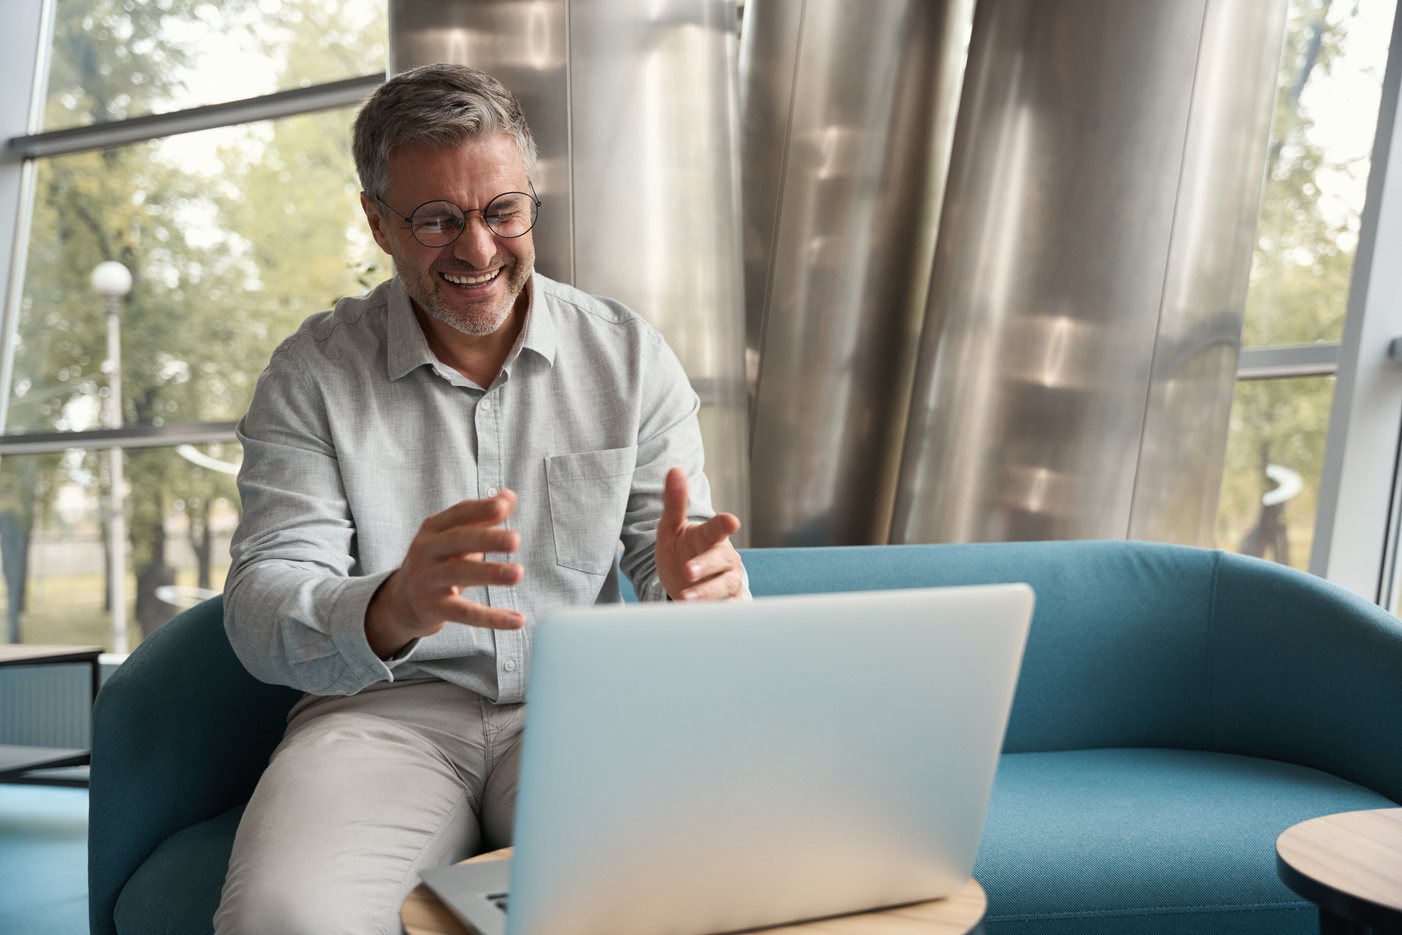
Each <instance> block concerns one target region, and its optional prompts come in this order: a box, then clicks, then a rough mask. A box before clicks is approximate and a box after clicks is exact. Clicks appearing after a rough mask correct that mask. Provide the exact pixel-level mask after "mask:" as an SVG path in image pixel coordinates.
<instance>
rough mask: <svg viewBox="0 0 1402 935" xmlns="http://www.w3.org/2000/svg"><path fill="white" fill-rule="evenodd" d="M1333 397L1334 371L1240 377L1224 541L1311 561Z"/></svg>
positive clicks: (1286, 559) (1221, 532) (1222, 511)
mask: <svg viewBox="0 0 1402 935" xmlns="http://www.w3.org/2000/svg"><path fill="white" fill-rule="evenodd" d="M1333 399H1334V378H1333V377H1296V378H1294V379H1288V380H1251V381H1242V382H1240V383H1238V384H1237V386H1236V394H1235V396H1234V397H1233V399H1232V418H1231V429H1230V432H1229V434H1228V436H1227V462H1226V470H1225V471H1224V472H1223V475H1222V492H1221V499H1220V500H1219V501H1218V504H1217V536H1216V538H1217V543H1216V544H1217V548H1219V549H1226V550H1227V551H1229V552H1241V553H1243V554H1246V555H1256V556H1259V557H1262V558H1268V559H1270V560H1272V561H1275V562H1280V563H1281V564H1283V565H1291V566H1293V567H1295V568H1298V569H1301V570H1302V571H1303V570H1307V569H1308V568H1309V559H1310V545H1311V543H1312V542H1313V541H1314V514H1315V509H1316V506H1317V497H1318V493H1319V472H1320V469H1321V467H1322V465H1323V463H1324V442H1325V438H1326V436H1327V435H1328V432H1329V406H1330V405H1331V404H1332V403H1333Z"/></svg>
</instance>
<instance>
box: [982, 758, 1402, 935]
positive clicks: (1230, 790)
mask: <svg viewBox="0 0 1402 935" xmlns="http://www.w3.org/2000/svg"><path fill="white" fill-rule="evenodd" d="M1392 806H1393V803H1392V802H1391V801H1389V800H1388V799H1386V798H1384V797H1383V796H1382V795H1379V794H1378V793H1376V792H1373V791H1371V790H1369V789H1365V788H1363V787H1362V786H1358V785H1355V784H1353V783H1351V782H1347V781H1345V780H1343V779H1339V778H1338V777H1336V776H1332V775H1329V774H1328V773H1322V772H1319V771H1318V770H1313V769H1306V768H1305V767H1302V766H1292V765H1290V764H1288V763H1280V762H1277V761H1274V760H1263V759H1256V758H1254V757H1245V756H1234V755H1231V754H1225V753H1205V752H1199V751H1193V750H1168V749H1107V750H1072V751H1061V752H1054V753H1013V754H1005V755H1004V756H1003V757H1002V759H1001V761H1000V763H999V767H998V776H997V779H996V780H995V782H994V786H993V797H992V800H991V802H990V803H989V812H988V822H987V824H986V825H985V826H984V831H983V839H982V842H981V843H980V847H979V853H978V860H977V861H976V863H975V865H974V876H975V877H976V878H977V879H978V880H979V882H980V883H982V884H983V887H984V889H985V890H986V891H987V892H988V930H989V933H990V935H1030V933H1034V932H1035V933H1057V935H1062V933H1066V935H1070V933H1073V932H1074V933H1077V935H1109V933H1129V932H1134V933H1137V935H1168V933H1173V935H1187V933H1194V935H1196V933H1209V932H1210V933H1233V935H1256V933H1261V935H1265V933H1271V935H1283V933H1299V935H1306V933H1311V935H1312V933H1317V932H1318V931H1319V928H1318V924H1319V923H1318V918H1319V917H1318V914H1317V911H1316V909H1315V907H1314V906H1313V905H1312V904H1311V903H1309V902H1307V901H1305V900H1302V899H1301V898H1300V897H1299V896H1297V895H1295V893H1293V892H1292V891H1291V890H1289V889H1288V888H1287V887H1286V886H1285V885H1284V884H1282V883H1281V882H1280V880H1279V878H1278V877H1277V876H1276V872H1275V839H1276V838H1277V837H1278V836H1279V835H1280V833H1281V832H1282V831H1284V830H1285V829H1286V828H1288V827H1290V826H1291V825H1293V824H1295V823H1296V822H1300V821H1304V820H1305V819H1307V818H1315V817H1317V816H1319V815H1328V814H1331V813H1334V812H1348V811H1355V810H1358V809H1366V808H1389V807H1392Z"/></svg>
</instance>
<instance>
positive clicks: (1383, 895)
mask: <svg viewBox="0 0 1402 935" xmlns="http://www.w3.org/2000/svg"><path fill="white" fill-rule="evenodd" d="M1275 854H1276V869H1277V871H1278V872H1279V873H1280V878H1281V879H1282V880H1284V881H1285V883H1286V885H1288V886H1289V887H1290V888H1291V889H1293V890H1294V891H1295V892H1297V893H1299V894H1300V895H1301V896H1304V897H1305V898H1306V899H1309V900H1311V901H1313V902H1315V903H1318V904H1319V906H1320V908H1322V909H1326V910H1328V911H1330V912H1333V913H1334V914H1336V915H1340V916H1343V917H1345V918H1351V919H1356V920H1358V921H1364V922H1368V921H1372V922H1374V923H1382V924H1386V925H1396V924H1397V923H1398V922H1402V808H1379V809H1372V810H1370V811H1363V812H1343V813H1341V814H1338V815H1325V816H1324V817H1322V818H1311V819H1310V820H1309V821H1302V822H1300V823H1299V824H1298V825H1295V826H1294V827H1292V828H1288V829H1286V831H1285V833H1283V834H1282V835H1281V836H1280V837H1279V838H1277V839H1276V842H1275Z"/></svg>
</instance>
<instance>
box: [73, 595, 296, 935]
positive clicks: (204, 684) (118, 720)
mask: <svg viewBox="0 0 1402 935" xmlns="http://www.w3.org/2000/svg"><path fill="white" fill-rule="evenodd" d="M299 697H300V693H299V692H296V691H294V690H292V689H290V688H285V687H282V686H275V685H267V684H264V683H262V682H259V681H257V680H256V679H254V678H253V677H252V676H251V675H249V674H248V672H247V670H245V669H244V668H243V665H242V664H241V663H240V662H239V661H238V659H237V657H235V655H234V652H233V650H232V648H230V646H229V641H228V638H227V637H226V636H225V634H224V604H223V599H222V598H214V599H211V600H208V601H205V602H204V603H202V604H200V605H198V606H196V607H193V608H191V609H190V610H187V611H185V612H184V613H182V614H180V615H179V616H177V617H175V618H174V619H172V620H171V621H169V622H168V623H166V624H165V625H164V626H162V627H161V628H160V629H158V630H156V631H155V632H154V633H152V634H151V635H150V636H149V637H147V638H146V640H145V641H143V642H142V644H141V645H140V646H139V647H137V649H136V651H135V652H133V653H132V654H131V657H130V658H129V659H128V660H127V661H126V662H125V663H123V664H122V665H121V666H120V667H119V668H118V670H117V671H116V672H115V673H114V674H113V675H112V677H111V678H110V679H108V680H107V684H105V685H104V686H103V687H102V691H101V692H99V693H98V696H97V701H96V703H95V705H94V707H93V745H92V781H91V786H90V791H89V820H88V906H89V914H90V922H91V931H92V933H93V935H115V932H116V928H115V925H114V923H113V918H112V913H113V909H114V907H115V905H116V902H117V897H118V896H119V895H120V894H121V891H122V887H123V886H124V885H125V884H126V881H127V880H128V879H129V878H130V877H131V875H132V873H133V872H134V871H135V870H136V868H137V867H138V866H140V864H141V862H142V861H143V860H145V859H146V857H147V856H148V855H149V854H150V853H151V852H152V851H153V850H155V849H156V847H157V845H159V844H160V843H161V842H162V841H164V840H165V839H166V838H168V837H170V836H171V835H172V834H174V833H176V832H177V831H179V830H181V829H183V828H187V827H189V826H191V825H194V824H197V823H198V822H201V821H204V820H206V819H208V818H212V817H214V816H216V815H219V814H222V813H223V812H226V811H228V810H229V809H230V808H232V807H234V806H235V805H238V804H239V803H240V802H244V801H246V800H247V799H248V797H249V796H250V795H251V794H252V792H253V787H254V786H255V785H256V784H257V781H258V777H259V776H260V775H261V774H262V772H263V769H264V767H265V766H266V765H267V762H268V757H269V756H270V755H271V754H272V751H273V749H274V747H276V746H277V743H278V741H279V740H280V739H281V738H282V733H283V729H284V727H285V722H286V716H287V711H288V710H289V709H290V708H291V706H292V704H293V703H294V702H295V701H296V700H297V698H299Z"/></svg>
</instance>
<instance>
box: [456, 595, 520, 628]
mask: <svg viewBox="0 0 1402 935" xmlns="http://www.w3.org/2000/svg"><path fill="white" fill-rule="evenodd" d="M442 619H443V620H445V621H446V622H448V623H460V624H464V625H466V626H470V627H486V628H488V629H491V630H519V629H521V628H522V627H524V626H525V625H526V617H525V615H524V614H522V613H520V612H519V611H515V610H506V609H504V608H501V607H486V606H483V605H482V604H478V603H475V602H474V601H469V600H467V599H466V598H462V597H454V598H449V599H448V600H446V601H444V602H443V617H442Z"/></svg>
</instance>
